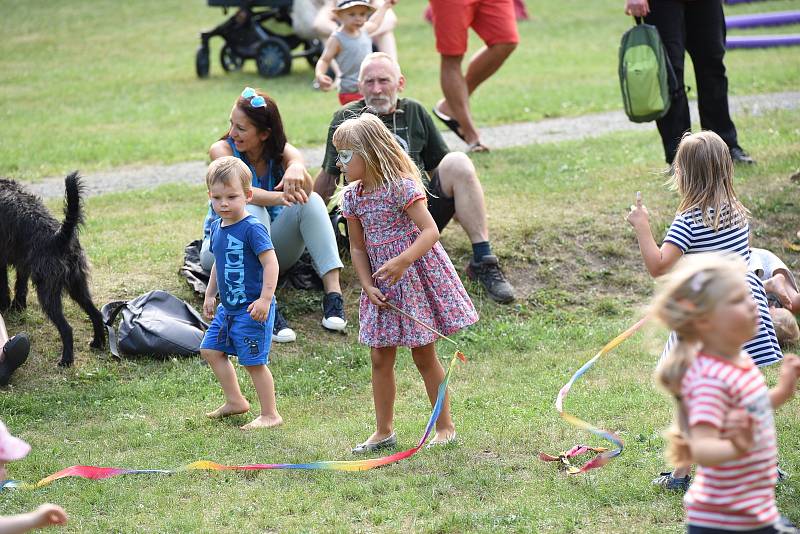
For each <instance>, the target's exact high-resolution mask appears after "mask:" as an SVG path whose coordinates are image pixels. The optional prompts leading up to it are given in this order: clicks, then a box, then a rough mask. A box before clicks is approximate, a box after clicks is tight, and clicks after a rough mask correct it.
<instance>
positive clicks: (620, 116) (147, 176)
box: [28, 92, 800, 198]
mask: <svg viewBox="0 0 800 534" xmlns="http://www.w3.org/2000/svg"><path fill="white" fill-rule="evenodd" d="M691 106H692V120H693V121H694V122H699V119H698V116H697V104H696V102H694V101H692V102H691ZM730 107H731V113H732V114H733V115H734V116H736V115H744V114H750V115H758V114H760V113H763V112H765V111H770V110H775V109H796V108H798V107H800V92H784V93H769V94H761V95H751V96H739V97H732V98H731V99H730ZM654 128H655V126H654V125H653V124H651V123H645V124H635V123H633V122H630V121H629V120H628V118H627V117H626V116H625V114H624V113H623V112H621V111H608V112H603V113H592V114H589V115H582V116H579V117H567V118H557V119H544V120H541V121H537V122H520V123H514V124H507V125H502V126H494V127H491V128H481V133H482V136H483V141H484V142H485V143H486V144H487V145H488V146H490V147H492V148H493V149H501V148H510V147H517V146H525V145H533V144H539V143H554V142H559V141H570V140H576V139H585V138H589V137H599V136H602V135H605V134H608V133H612V132H620V131H628V130H642V131H652V130H653V129H654ZM444 138H445V140H446V141H447V144H448V145H450V147H451V148H453V149H454V150H461V149H463V148H464V143H463V142H462V141H461V140H460V139H458V138H457V137H456V136H455V135H454V134H452V133H451V132H449V131H448V132H445V133H444ZM302 151H303V154H304V156H305V159H306V163H307V165H308V168H309V169H311V170H312V175H313V173H314V172H316V169H317V168H318V167H319V165H320V163H321V162H322V158H323V156H324V154H325V148H324V147H311V148H303V149H302ZM206 166H207V162H205V161H189V162H186V163H177V164H173V165H144V166H131V167H118V168H116V169H111V170H108V171H102V172H95V173H90V174H87V175H86V176H85V177H84V184H85V185H86V190H87V193H88V194H89V195H102V194H104V193H112V192H117V191H127V190H131V189H146V188H153V187H156V186H159V185H161V184H165V183H193V184H198V183H201V182H202V179H203V176H204V175H205V172H206ZM28 187H29V189H31V190H32V191H33V192H34V193H36V194H37V195H40V196H41V197H42V198H57V197H61V196H62V195H63V194H64V177H63V176H56V177H52V178H45V179H44V180H41V181H39V182H36V183H35V184H30V185H29V186H28Z"/></svg>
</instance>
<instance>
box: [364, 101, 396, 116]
mask: <svg viewBox="0 0 800 534" xmlns="http://www.w3.org/2000/svg"><path fill="white" fill-rule="evenodd" d="M366 102H367V108H369V110H370V112H372V113H375V114H377V115H386V114H387V113H391V112H392V110H393V109H394V108H395V106H396V105H397V101H394V102H392V101H391V100H389V99H385V100H380V104H379V105H377V106H376V105H375V104H374V100H367V101H366Z"/></svg>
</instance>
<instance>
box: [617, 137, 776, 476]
mask: <svg viewBox="0 0 800 534" xmlns="http://www.w3.org/2000/svg"><path fill="white" fill-rule="evenodd" d="M669 185H670V186H671V187H672V188H673V189H675V190H677V191H678V194H679V195H680V204H679V205H678V210H677V214H676V216H675V219H674V220H673V222H672V224H671V225H670V228H669V230H668V231H667V235H666V237H664V242H663V243H662V245H661V247H659V246H658V245H657V244H656V242H655V239H654V238H653V233H652V231H651V230H650V221H649V215H648V212H647V208H646V207H645V206H644V205H643V204H642V199H641V195H639V194H637V198H636V205H634V206H631V211H630V213H629V214H628V218H627V221H628V222H629V223H630V224H631V225H632V226H633V228H634V231H635V232H636V238H637V239H638V241H639V250H640V251H641V253H642V259H643V260H644V264H645V266H646V267H647V270H648V271H649V272H650V274H651V275H652V276H653V277H657V276H660V275H662V274H664V273H666V272H667V271H669V270H670V269H671V268H672V267H673V266H674V265H675V263H676V262H677V261H678V260H679V259H680V258H681V256H683V255H684V254H686V255H690V254H698V253H706V252H721V253H726V254H731V255H738V256H741V257H742V258H743V259H744V260H745V261H746V262H749V260H750V225H749V223H748V219H749V216H750V212H749V211H748V210H747V208H745V207H744V206H743V205H742V203H741V202H739V199H738V198H737V197H736V192H735V191H734V188H733V161H732V160H731V156H730V151H729V150H728V146H727V145H726V144H725V141H723V140H722V139H721V138H720V137H719V136H718V135H717V134H715V133H714V132H711V131H704V132H699V133H696V134H690V133H687V134H686V135H684V137H683V139H682V140H681V143H680V145H679V146H678V152H677V153H676V154H675V162H674V164H673V173H672V177H671V179H670V180H669ZM742 279H743V280H746V281H747V284H748V286H749V288H750V292H751V294H752V297H753V299H754V300H755V302H756V304H757V306H758V316H759V319H760V321H759V324H758V329H757V331H756V333H755V335H753V336H752V337H751V338H749V339H746V340H745V342H744V343H743V345H742V350H744V351H745V352H746V353H747V354H748V355H749V356H750V358H752V360H753V362H754V363H755V364H756V365H758V366H765V365H770V364H773V363H775V362H777V361H778V360H780V359H781V358H782V357H783V354H782V352H781V348H780V345H779V344H778V338H777V336H776V335H775V327H774V325H773V323H772V316H771V315H770V313H769V305H768V303H767V294H766V292H765V291H764V285H763V283H762V282H761V280H760V279H759V278H758V276H756V274H755V273H753V272H747V273H746V274H743V275H742ZM676 341H677V339H676V334H675V332H672V333H671V334H670V337H669V340H668V341H667V345H666V347H665V349H664V352H663V353H662V359H663V358H664V356H665V355H666V354H667V352H668V351H669V350H670V348H671V347H672V346H673V345H674V344H675V342H676ZM689 481H690V477H689V470H688V468H687V469H683V470H676V471H675V472H672V473H669V472H667V473H662V474H661V476H659V477H658V478H656V479H655V480H654V481H653V483H654V484H657V485H660V486H663V487H665V488H667V489H683V490H685V489H686V488H687V487H688V485H689Z"/></svg>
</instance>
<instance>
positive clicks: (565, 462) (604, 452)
mask: <svg viewBox="0 0 800 534" xmlns="http://www.w3.org/2000/svg"><path fill="white" fill-rule="evenodd" d="M647 319H648V318H647V316H645V317H642V318H641V319H639V321H637V322H636V324H634V325H633V326H631V327H630V328H628V329H627V330H625V331H624V332H622V333H621V334H619V335H618V336H617V337H615V338H614V339H612V340H611V341H609V342H608V343H607V344H606V345H605V346H604V347H603V348H602V349H600V352H598V353H597V354H595V356H594V358H592V359H591V360H589V361H588V362H586V363H585V364H583V366H582V367H581V368H580V369H578V370H577V371H575V374H574V375H572V378H570V379H569V382H567V383H566V384H564V387H562V388H561V391H559V392H558V396H557V397H556V410H557V411H558V414H559V415H560V416H561V417H562V418H564V419H565V420H566V421H567V422H568V423H570V424H571V425H574V426H576V427H578V428H580V429H582V430H588V431H589V432H591V433H592V434H595V435H597V436H600V437H601V438H603V439H605V440H607V441H610V442H611V443H613V444H614V445H615V446H616V448H615V449H611V450H609V449H606V448H604V447H588V446H586V445H576V446H575V447H573V448H572V449H570V450H569V451H567V452H563V453H561V454H559V455H557V456H555V455H551V454H547V453H539V459H540V460H543V461H546V462H550V461H560V462H561V465H562V466H563V467H564V468H565V469H566V470H567V473H569V474H570V475H575V474H578V473H585V472H586V471H589V470H590V469H596V468H598V467H602V466H603V465H605V464H607V463H608V462H609V461H611V459H612V458H615V457H617V456H619V455H620V454H622V450H623V449H624V448H625V445H624V443H623V442H622V440H621V439H620V438H619V436H617V435H616V434H614V433H613V432H609V431H607V430H603V429H601V428H597V427H596V426H593V425H591V424H589V423H587V422H586V421H584V420H582V419H578V418H577V417H575V416H574V415H572V414H569V413H567V412H565V411H564V399H565V398H566V396H567V393H569V390H570V388H571V387H572V385H573V384H574V383H575V381H576V380H578V378H580V377H581V376H582V375H583V374H584V373H585V372H586V371H588V370H589V369H590V368H591V367H592V366H593V365H594V363H595V362H596V361H597V360H598V359H599V358H600V357H601V356H603V355H604V354H607V353H609V352H611V351H612V350H614V349H615V348H616V347H617V346H618V345H619V344H620V343H622V342H623V341H625V340H626V339H628V338H629V337H631V336H632V335H633V334H634V333H635V332H636V331H637V330H639V328H641V327H642V325H643V324H644V323H645V322H647ZM587 452H597V453H598V454H597V456H595V457H594V458H592V459H591V460H589V461H588V462H586V463H585V464H583V465H582V466H575V465H573V464H572V463H571V462H570V459H571V458H573V457H575V456H580V455H582V454H585V453H587Z"/></svg>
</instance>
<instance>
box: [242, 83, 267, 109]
mask: <svg viewBox="0 0 800 534" xmlns="http://www.w3.org/2000/svg"><path fill="white" fill-rule="evenodd" d="M242 98H246V99H247V100H249V101H250V105H251V106H253V107H254V108H265V109H266V107H267V101H266V100H265V99H264V97H263V96H261V95H259V94H256V90H255V89H253V88H252V87H245V88H244V91H242Z"/></svg>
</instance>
